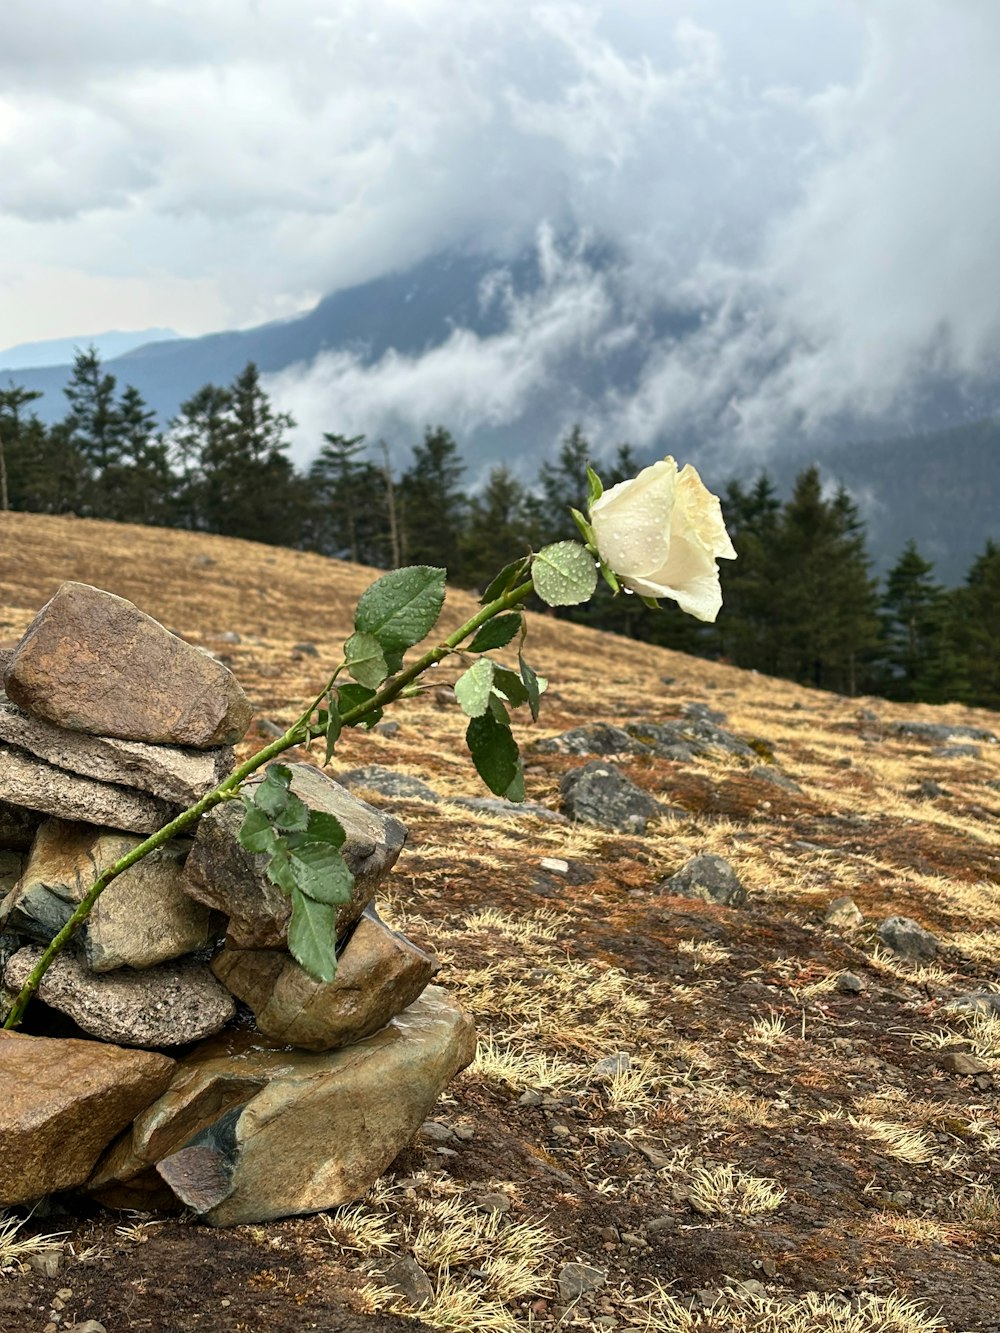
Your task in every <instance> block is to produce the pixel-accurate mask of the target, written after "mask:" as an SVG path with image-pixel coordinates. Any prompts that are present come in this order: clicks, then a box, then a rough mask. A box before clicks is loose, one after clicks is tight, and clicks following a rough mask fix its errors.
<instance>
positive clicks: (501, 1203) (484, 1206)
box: [476, 1193, 510, 1213]
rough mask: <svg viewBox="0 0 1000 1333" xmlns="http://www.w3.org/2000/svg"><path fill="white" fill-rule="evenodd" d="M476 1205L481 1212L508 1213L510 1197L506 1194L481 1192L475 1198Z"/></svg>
mask: <svg viewBox="0 0 1000 1333" xmlns="http://www.w3.org/2000/svg"><path fill="white" fill-rule="evenodd" d="M476 1207H477V1208H478V1209H479V1211H480V1212H482V1213H509V1212H510V1199H508V1198H507V1195H506V1194H499V1193H497V1194H481V1195H480V1196H479V1198H478V1199H477V1200H476Z"/></svg>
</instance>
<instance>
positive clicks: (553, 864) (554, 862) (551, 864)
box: [538, 856, 569, 875]
mask: <svg viewBox="0 0 1000 1333" xmlns="http://www.w3.org/2000/svg"><path fill="white" fill-rule="evenodd" d="M538 866H539V869H541V870H547V871H548V873H549V874H550V875H568V874H569V862H568V861H563V860H562V859H561V858H560V857H558V856H543V857H542V859H541V860H540V861H539V863H538Z"/></svg>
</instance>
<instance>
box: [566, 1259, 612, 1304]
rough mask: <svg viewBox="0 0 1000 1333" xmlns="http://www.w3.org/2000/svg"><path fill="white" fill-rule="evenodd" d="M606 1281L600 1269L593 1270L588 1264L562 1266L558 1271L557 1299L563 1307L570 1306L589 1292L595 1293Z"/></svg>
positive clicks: (605, 1276) (606, 1276) (605, 1275)
mask: <svg viewBox="0 0 1000 1333" xmlns="http://www.w3.org/2000/svg"><path fill="white" fill-rule="evenodd" d="M607 1280H608V1275H607V1273H605V1272H604V1270H603V1269H602V1268H593V1267H592V1266H591V1265H590V1264H564V1265H563V1267H562V1268H561V1269H560V1270H559V1277H558V1279H557V1281H558V1283H559V1299H560V1300H561V1301H562V1303H563V1305H571V1304H572V1303H573V1301H578V1300H579V1299H580V1297H581V1296H586V1294H587V1293H588V1292H589V1291H597V1289H598V1288H599V1287H603V1286H604V1284H605V1282H607Z"/></svg>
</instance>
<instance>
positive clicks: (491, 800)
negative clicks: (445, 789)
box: [448, 796, 568, 824]
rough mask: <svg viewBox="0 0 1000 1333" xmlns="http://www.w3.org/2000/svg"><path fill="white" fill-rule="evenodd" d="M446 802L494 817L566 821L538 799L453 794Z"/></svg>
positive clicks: (549, 821) (555, 822)
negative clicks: (510, 799) (507, 798)
mask: <svg viewBox="0 0 1000 1333" xmlns="http://www.w3.org/2000/svg"><path fill="white" fill-rule="evenodd" d="M448 804H449V805H460V806H463V807H464V808H465V809H466V810H475V811H477V812H478V813H479V814H482V815H492V817H493V818H494V819H541V820H544V821H545V822H546V823H549V824H565V823H567V822H568V821H567V819H566V816H565V815H561V814H560V813H559V811H558V810H550V809H549V807H548V806H547V805H541V804H539V802H538V801H506V800H504V798H503V797H502V796H454V797H452V799H451V800H450V801H449V802H448Z"/></svg>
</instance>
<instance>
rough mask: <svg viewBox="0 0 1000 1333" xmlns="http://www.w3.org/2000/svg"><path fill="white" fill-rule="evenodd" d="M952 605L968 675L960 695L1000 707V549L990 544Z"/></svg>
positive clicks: (962, 663)
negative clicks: (999, 649)
mask: <svg viewBox="0 0 1000 1333" xmlns="http://www.w3.org/2000/svg"><path fill="white" fill-rule="evenodd" d="M949 602H950V607H949V625H950V631H951V634H952V636H953V641H954V643H955V646H956V649H957V652H958V654H959V655H960V669H961V671H962V674H963V676H964V679H963V680H962V682H961V685H960V687H959V691H958V695H959V697H960V698H962V699H964V701H965V702H966V703H970V704H976V705H979V706H980V707H983V708H1000V653H998V652H997V644H998V643H1000V546H997V545H996V543H995V542H993V541H988V542H987V543H986V548H985V550H984V551H983V552H982V554H981V555H978V556H977V557H976V559H975V560H974V561H973V562H972V565H971V567H970V569H969V572H968V574H967V575H966V578H965V583H964V585H963V586H962V587H961V588H958V589H956V590H955V592H954V594H953V595H952V596H951V597H950V598H949Z"/></svg>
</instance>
